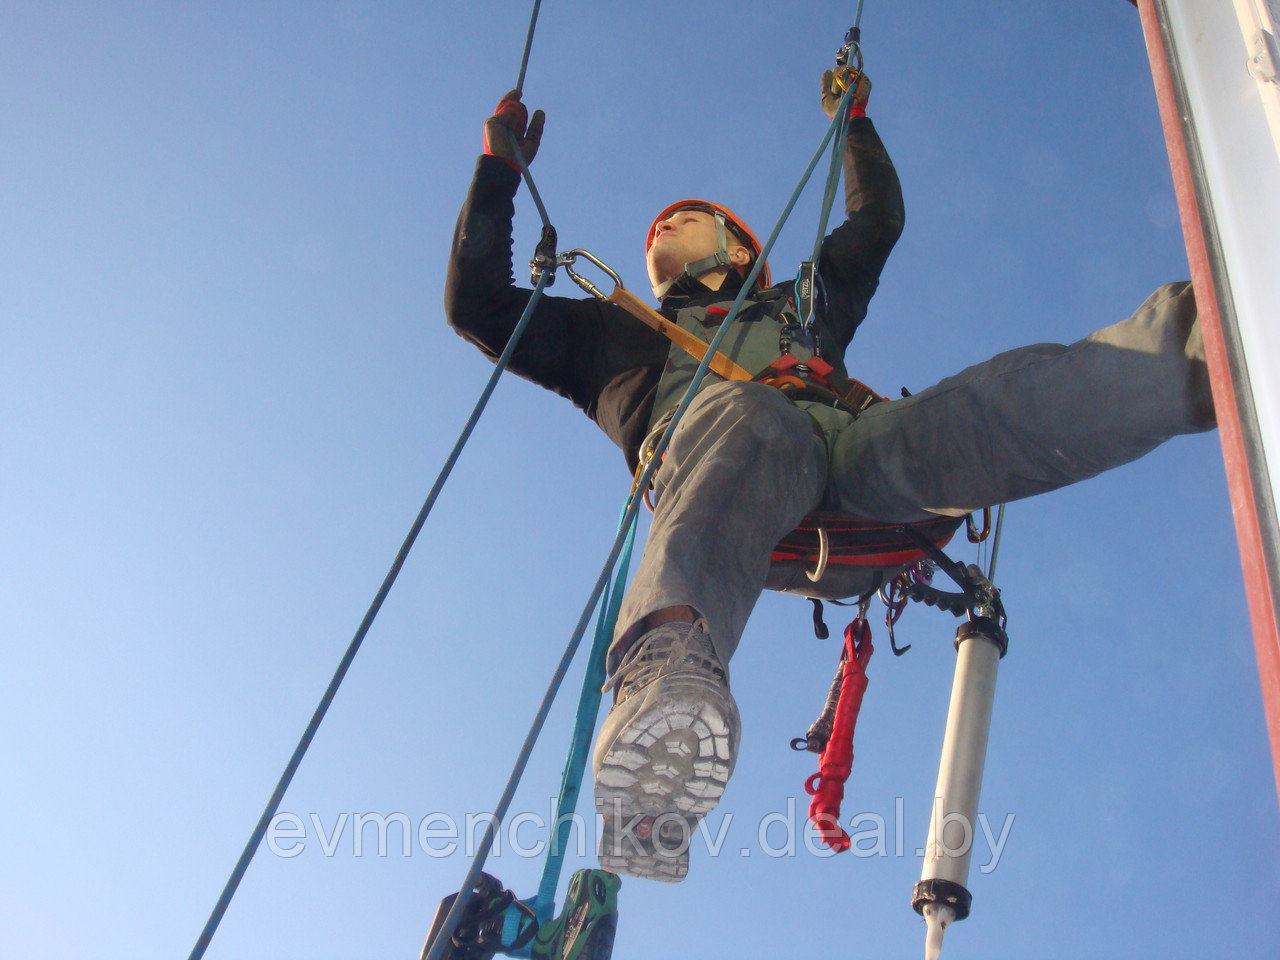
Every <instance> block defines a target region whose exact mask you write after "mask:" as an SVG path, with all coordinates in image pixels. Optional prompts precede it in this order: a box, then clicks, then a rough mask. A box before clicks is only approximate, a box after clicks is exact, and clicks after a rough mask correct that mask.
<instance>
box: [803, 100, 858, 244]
mask: <svg viewBox="0 0 1280 960" xmlns="http://www.w3.org/2000/svg"><path fill="white" fill-rule="evenodd" d="M852 96H853V88H852V87H850V88H849V89H847V90H845V92H844V96H842V97H841V98H840V103H839V104H838V105H837V106H836V117H837V118H838V120H839V124H840V127H839V130H838V131H837V134H836V137H835V143H833V144H832V146H831V165H830V166H829V167H828V168H827V185H826V189H825V190H824V192H823V194H822V212H821V214H820V215H819V217H818V238H817V239H816V240H815V241H814V242H813V256H812V257H811V258H810V259H811V260H813V262H814V263H817V262H818V255H819V254H820V253H822V241H823V240H825V239H826V236H827V221H829V220H830V219H831V208H832V206H834V204H835V199H836V191H837V189H839V186H840V171H841V169H842V167H843V163H842V161H843V160H844V141H845V137H846V136H847V135H848V131H849V108H848V103H849V100H850V98H851V97H852Z"/></svg>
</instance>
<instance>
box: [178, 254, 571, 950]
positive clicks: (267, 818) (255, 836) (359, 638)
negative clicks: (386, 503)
mask: <svg viewBox="0 0 1280 960" xmlns="http://www.w3.org/2000/svg"><path fill="white" fill-rule="evenodd" d="M551 276H552V274H551V273H550V272H548V273H546V274H544V276H543V277H542V278H540V279H539V280H538V284H537V286H536V287H534V289H533V292H532V295H531V296H530V297H529V303H528V304H527V305H526V306H525V309H524V313H523V314H521V316H520V320H519V321H518V322H517V323H516V326H515V329H514V330H512V331H511V337H510V338H509V339H508V340H507V345H506V347H505V348H504V349H503V351H502V354H501V356H499V357H498V360H497V362H496V363H495V364H494V369H493V373H492V374H490V376H489V382H488V383H486V384H485V387H484V390H483V391H482V392H481V394H480V399H479V401H477V403H476V405H475V408H474V409H473V410H472V411H471V416H470V417H468V418H467V422H466V425H465V426H464V427H463V428H462V433H461V435H459V437H458V439H457V441H456V442H455V443H454V445H453V450H452V451H450V453H449V457H448V459H447V460H446V461H445V464H444V467H443V468H442V469H441V470H440V474H439V476H437V477H436V482H435V484H434V485H433V486H432V487H431V492H430V493H428V494H427V499H426V501H425V502H424V503H423V505H422V509H421V510H419V511H418V516H417V518H416V519H415V520H414V521H413V526H411V527H410V528H409V533H408V535H407V536H406V537H405V538H404V542H403V543H402V544H401V545H400V550H399V552H398V553H397V554H396V558H395V561H394V562H393V563H392V564H391V569H390V570H389V571H387V575H386V577H385V578H383V581H382V586H381V587H380V588H379V589H378V593H377V595H376V596H375V597H374V598H373V602H372V603H371V604H370V605H369V609H368V611H366V613H365V615H364V619H363V620H362V621H360V626H359V628H358V629H357V630H356V632H355V636H354V637H352V639H351V643H350V644H349V645H348V646H347V650H346V652H345V653H344V654H343V655H342V660H341V661H340V662H339V663H338V668H337V670H336V671H334V674H333V677H332V679H330V681H329V686H328V687H327V688H326V689H325V692H324V696H322V697H321V698H320V703H319V705H318V706H317V707H316V709H315V712H314V713H313V714H312V715H311V720H310V722H309V723H308V724H307V728H306V729H305V730H304V731H303V733H302V738H301V739H300V740H299V741H298V745H297V747H295V748H294V751H293V756H291V757H290V758H289V762H288V764H287V765H286V766H285V768H284V773H282V774H281V775H280V780H279V781H278V782H277V783H276V788H275V790H274V791H272V793H271V798H270V799H269V800H268V801H267V806H266V808H265V809H264V810H263V811H262V816H261V817H259V818H258V823H257V826H255V827H254V828H253V833H252V835H251V836H250V837H249V842H248V843H247V844H245V848H244V851H243V852H242V853H241V854H240V859H239V860H237V861H236V865H235V868H234V869H233V870H232V871H231V876H230V878H229V879H228V880H227V883H226V886H224V887H223V889H222V895H221V896H219V897H218V902H217V903H216V904H215V905H214V908H213V912H212V913H211V914H210V915H209V919H208V920H207V921H206V922H205V925H204V929H203V930H202V931H201V933H200V937H199V938H198V939H197V940H196V945H195V947H194V948H193V949H192V951H191V954H190V956H189V958H188V960H200V958H201V957H203V956H204V953H205V950H206V949H208V946H209V941H210V940H212V939H213V935H214V933H215V932H216V931H217V929H218V925H219V924H220V923H221V922H222V916H223V914H225V913H226V911H227V907H228V906H229V905H230V903H231V898H232V897H233V896H235V892H236V888H237V887H239V886H240V880H241V879H242V878H243V877H244V874H245V871H246V870H247V869H248V868H249V862H250V861H251V860H252V859H253V856H254V854H255V853H256V852H257V850H258V847H259V846H260V845H261V844H262V838H263V837H264V836H265V835H266V832H267V828H268V826H269V825H270V823H271V819H272V818H273V817H274V816H275V815H276V811H277V810H278V809H279V808H280V803H281V801H282V800H283V799H284V794H285V791H286V790H288V789H289V784H290V783H291V782H292V780H293V775H294V774H295V773H296V772H297V770H298V766H299V764H301V763H302V758H303V756H304V755H305V754H306V752H307V748H308V747H310V746H311V741H312V740H313V739H314V738H315V735H316V731H317V730H318V729H319V727H320V722H321V721H322V720H323V719H324V716H325V714H326V713H327V712H328V710H329V705H330V704H331V703H332V702H333V698H334V696H335V695H336V694H337V692H338V687H339V686H341V684H342V681H343V678H344V677H346V675H347V670H348V669H349V668H350V667H351V662H352V661H353V660H354V659H355V657H356V653H358V652H359V650H360V645H361V644H362V643H363V642H364V638H365V635H366V634H367V633H368V632H369V628H370V627H371V626H373V621H374V618H375V617H377V615H378V611H379V610H380V609H382V603H383V601H384V600H386V598H387V594H388V593H390V592H391V586H392V584H394V583H395V581H396V577H397V576H399V574H400V569H401V567H403V566H404V562H405V560H406V559H407V558H408V556H409V551H410V549H412V547H413V544H414V541H415V540H416V539H417V538H418V533H419V531H421V530H422V526H423V524H424V523H426V521H427V517H428V515H430V513H431V509H432V507H434V506H435V503H436V500H437V499H438V498H439V496H440V491H441V490H442V489H443V488H444V484H445V481H446V480H448V478H449V474H450V473H452V472H453V468H454V465H455V464H456V463H457V462H458V457H459V456H460V455H461V453H462V448H463V447H464V446H466V443H467V440H468V439H470V437H471V433H472V431H473V430H474V429H475V426H476V423H477V422H478V421H479V420H480V414H482V413H483V412H484V408H485V406H486V405H487V404H488V403H489V398H490V397H491V396H492V395H493V391H494V388H495V387H496V386H497V384H498V378H499V377H500V376H501V375H502V372H503V371H504V370H505V369H506V368H507V365H508V364H509V363H510V361H511V355H512V354H513V353H514V352H515V349H516V345H517V344H518V343H519V342H520V338H521V337H522V336H523V335H524V331H525V328H526V327H527V326H528V325H529V320H530V318H531V317H532V316H533V311H534V307H535V306H537V303H538V299H539V298H540V297H541V296H542V290H543V287H544V286H546V283H547V281H548V280H549V279H550V277H551Z"/></svg>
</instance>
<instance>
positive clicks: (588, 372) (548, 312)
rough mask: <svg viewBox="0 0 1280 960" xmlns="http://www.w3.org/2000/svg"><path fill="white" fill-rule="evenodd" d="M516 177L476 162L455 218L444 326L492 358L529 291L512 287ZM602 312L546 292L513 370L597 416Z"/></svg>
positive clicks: (494, 162)
mask: <svg viewBox="0 0 1280 960" xmlns="http://www.w3.org/2000/svg"><path fill="white" fill-rule="evenodd" d="M519 186H520V174H519V173H518V172H517V171H515V170H513V169H511V167H509V166H508V165H507V164H506V163H505V162H503V161H502V160H500V159H498V158H496V157H489V156H482V157H480V159H479V161H478V162H477V165H476V173H475V177H474V178H473V180H472V182H471V189H470V191H469V192H468V194H467V199H466V202H465V204H464V205H463V207H462V212H461V213H460V214H459V216H458V225H457V228H456V230H455V232H454V237H453V248H452V250H451V251H450V255H449V272H448V276H447V278H446V280H445V293H444V308H445V316H446V317H447V319H448V321H449V325H450V326H451V327H453V329H454V330H455V331H457V333H458V334H459V335H461V336H462V337H463V338H465V339H466V340H468V341H469V342H471V343H473V344H475V345H476V346H477V347H478V348H479V349H480V350H481V352H483V353H484V354H485V355H486V356H487V357H489V358H490V359H491V360H496V359H497V358H498V356H499V355H500V354H501V353H502V351H503V349H504V348H505V347H506V344H507V340H508V339H509V338H510V336H511V332H512V331H513V330H514V329H515V327H516V323H517V322H518V321H519V319H520V316H521V314H522V313H523V312H524V309H525V307H526V306H527V305H528V303H529V299H530V297H531V296H532V294H533V291H532V290H530V289H527V288H524V287H518V286H516V284H515V278H514V275H513V273H512V254H511V251H512V237H511V229H512V226H511V225H512V217H513V216H514V214H515V194H516V190H517V189H518V188H519ZM603 341H604V311H603V310H602V309H601V307H600V305H598V304H596V303H595V302H593V301H589V300H581V299H577V298H569V297H552V296H548V295H546V294H544V295H543V296H542V298H541V299H540V300H539V301H538V304H537V306H536V307H535V309H534V313H533V317H532V318H531V319H530V322H529V326H528V327H527V328H526V331H525V335H524V336H523V337H522V338H521V341H520V344H519V346H518V347H517V348H516V351H515V353H514V354H513V355H512V357H511V365H510V368H509V369H510V370H511V371H512V372H513V373H515V374H517V375H519V376H521V377H523V378H525V379H526V380H531V381H533V382H534V383H536V384H539V385H540V386H543V387H546V388H547V389H548V390H553V391H554V392H556V393H558V394H560V395H561V396H563V397H567V398H569V399H570V400H572V401H573V402H574V404H576V405H577V406H578V407H580V408H582V409H583V410H585V411H586V412H587V413H588V415H590V416H592V417H593V418H594V416H595V405H596V400H597V398H598V396H599V392H600V388H601V378H600V373H601V370H602V358H603V351H604V342H603Z"/></svg>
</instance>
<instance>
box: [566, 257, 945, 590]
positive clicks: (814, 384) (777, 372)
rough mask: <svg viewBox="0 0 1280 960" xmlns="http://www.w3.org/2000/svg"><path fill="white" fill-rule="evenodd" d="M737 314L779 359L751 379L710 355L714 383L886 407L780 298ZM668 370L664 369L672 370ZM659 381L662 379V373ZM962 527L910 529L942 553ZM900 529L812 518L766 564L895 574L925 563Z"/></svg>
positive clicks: (657, 433)
mask: <svg viewBox="0 0 1280 960" xmlns="http://www.w3.org/2000/svg"><path fill="white" fill-rule="evenodd" d="M569 256H583V257H584V258H585V259H588V260H590V261H591V262H592V263H594V264H596V266H598V267H600V268H601V269H603V270H604V271H605V272H606V273H608V274H609V275H610V276H611V277H612V278H613V279H614V281H615V283H616V286H615V287H614V290H613V292H612V293H610V294H609V295H608V296H606V295H605V294H604V293H602V292H601V291H600V290H599V289H598V288H597V287H595V286H594V285H593V284H591V283H590V281H588V280H586V279H585V278H583V277H581V276H580V275H578V274H577V273H575V272H574V271H573V270H572V269H570V270H569V272H570V275H571V276H573V278H574V280H576V281H577V282H578V284H579V285H580V286H582V287H583V289H585V290H587V291H588V292H590V293H592V294H593V295H595V296H596V297H598V298H599V299H602V300H608V301H609V302H611V303H614V304H616V305H617V306H619V307H621V308H622V309H624V310H626V311H627V313H629V314H631V315H632V316H633V317H635V318H636V319H637V320H639V321H640V322H642V323H644V324H645V325H647V326H648V327H650V328H651V329H653V330H654V331H656V332H657V333H659V334H661V335H662V336H663V337H665V338H666V339H668V340H669V341H671V343H672V344H673V345H674V346H676V347H678V348H679V350H680V351H681V352H683V353H684V354H686V355H687V356H688V357H689V358H691V360H692V361H693V362H695V363H698V362H701V361H702V359H703V358H704V357H705V356H706V355H707V352H708V350H709V345H708V343H707V341H705V340H703V339H702V338H701V337H700V336H698V335H697V333H695V332H694V331H693V330H690V329H688V328H687V327H686V326H684V325H681V324H680V323H677V322H675V321H672V320H670V319H668V318H667V317H665V316H663V315H662V314H661V313H659V312H658V311H656V310H654V309H653V308H652V307H650V306H649V305H648V304H647V303H645V302H644V301H642V300H640V299H639V298H638V297H636V296H635V295H634V294H632V293H631V292H630V291H628V290H627V289H625V288H624V287H623V286H622V282H621V280H620V279H619V278H618V275H617V274H616V273H614V272H613V271H612V270H611V269H609V268H608V267H607V266H605V265H604V264H603V263H601V262H600V261H599V260H597V259H596V258H595V257H593V256H591V255H590V254H587V253H586V251H583V250H575V251H573V252H572V254H570V255H569ZM802 279H803V277H802ZM810 282H812V281H810ZM774 289H775V290H776V289H777V288H774ZM770 292H772V291H770ZM762 293H763V291H762ZM798 299H799V301H800V304H801V309H802V310H803V309H806V304H805V292H804V290H803V289H801V291H800V293H799V295H798ZM703 309H704V311H705V317H706V320H707V322H708V323H717V324H718V323H719V322H720V321H722V320H723V319H724V317H725V316H726V315H727V313H728V309H727V308H726V307H725V306H723V305H720V304H711V305H709V306H707V307H705V308H703ZM744 313H747V314H748V315H749V316H751V317H752V319H749V320H747V321H746V322H747V323H757V322H761V321H769V320H771V321H773V324H772V325H773V326H774V327H775V328H776V329H777V330H778V335H777V336H778V346H777V349H778V351H779V354H780V355H779V356H777V358H776V359H774V360H772V361H770V362H768V363H767V364H766V365H765V366H764V367H763V369H761V370H760V371H759V372H758V373H754V374H753V373H751V371H750V370H748V369H747V368H745V367H743V366H742V365H741V364H739V363H738V362H737V361H736V360H734V359H732V358H730V357H728V356H727V355H725V354H724V353H722V352H720V351H719V350H716V351H714V352H712V355H711V360H710V363H709V369H710V370H712V371H713V372H715V373H716V374H717V375H719V376H721V377H723V378H724V379H726V380H744V381H745V380H751V381H755V382H757V383H763V384H766V385H768V386H771V387H775V388H777V389H778V390H780V391H782V393H783V394H785V395H786V396H787V397H789V398H790V399H792V400H795V401H813V402H817V403H822V404H824V405H826V406H832V407H835V408H836V409H839V410H843V411H845V412H846V413H848V414H850V415H851V416H853V417H857V416H859V415H860V414H861V413H862V412H863V411H865V410H866V409H868V408H869V407H871V406H873V405H875V404H877V403H880V402H882V401H884V400H886V399H887V398H886V397H883V396H881V395H880V394H878V393H877V392H876V391H874V390H872V389H871V388H870V387H868V386H867V385H866V384H865V383H862V382H861V381H860V380H856V379H854V378H853V377H849V376H846V375H844V374H842V373H840V372H839V371H837V370H836V369H835V368H834V367H833V366H832V364H831V363H829V362H828V361H826V360H824V359H823V358H822V357H821V356H819V355H818V349H819V348H820V343H819V342H818V334H817V332H816V330H815V329H814V327H813V325H812V324H809V325H807V326H805V325H801V324H800V323H799V321H798V318H797V316H796V313H795V306H794V305H793V304H792V303H791V301H789V300H788V299H787V298H785V297H783V296H782V295H781V293H780V292H779V293H778V294H777V295H776V296H772V297H768V296H766V297H763V298H762V299H760V300H758V301H756V302H755V303H754V304H753V305H752V306H751V307H750V308H749V309H748V310H745V311H744ZM686 322H688V321H686ZM690 325H692V324H690ZM796 349H799V350H800V353H801V354H803V356H802V355H800V354H797V353H796V352H794V351H795V350H796ZM676 356H678V355H677V354H675V353H674V352H673V357H676ZM668 363H669V367H670V366H671V362H670V361H669V362H668ZM664 378H667V374H666V373H664ZM675 389H679V383H678V381H677V382H676V384H675V385H674V387H672V388H669V389H668V390H666V391H664V390H663V387H662V385H661V384H660V386H659V398H658V400H657V402H656V404H655V406H657V405H661V404H662V403H663V397H664V395H666V394H669V393H671V392H673V390H675ZM669 423H670V417H669V411H668V415H665V416H661V417H659V418H658V420H657V421H656V422H655V423H654V425H653V427H652V428H651V429H650V432H649V435H648V437H646V438H645V441H644V443H643V444H642V446H641V449H640V457H639V462H638V464H637V468H636V478H637V480H638V479H639V476H640V474H641V472H643V470H644V468H645V467H646V466H647V465H648V463H649V460H650V459H651V458H652V455H653V450H654V448H655V447H656V446H657V442H658V440H659V439H660V438H661V436H662V434H663V432H664V431H665V430H666V429H667V426H668V425H669ZM646 493H647V491H646ZM963 522H964V521H963V518H958V517H934V518H931V519H928V520H923V521H919V522H917V523H914V524H910V525H909V526H910V527H912V528H914V529H916V530H918V531H919V532H920V533H922V534H923V535H924V536H925V537H926V538H927V539H928V540H929V542H931V543H933V544H935V545H936V546H938V547H943V546H946V545H947V543H949V542H950V540H951V537H952V535H953V534H954V533H955V531H956V530H957V529H958V528H959V526H960V524H961V523H963ZM902 527H903V525H902V524H900V523H886V522H882V521H877V520H867V519H863V518H860V517H851V516H848V515H845V514H838V513H829V512H819V513H813V514H810V515H809V516H807V517H805V518H804V520H802V521H801V522H800V524H799V525H798V526H797V527H796V529H795V530H793V531H792V532H791V533H789V534H787V536H785V537H783V539H782V540H781V541H780V542H779V543H778V545H777V547H775V548H774V551H773V554H772V557H771V560H772V562H774V563H781V562H785V561H799V562H802V563H804V564H805V565H806V571H807V573H808V576H809V579H810V580H812V581H814V582H815V583H816V582H817V581H819V580H821V579H822V575H823V574H824V573H825V572H826V569H827V567H828V565H830V564H836V565H839V566H863V567H896V566H901V565H903V564H908V563H912V562H914V561H916V560H920V559H921V558H923V557H924V553H923V552H922V551H921V549H920V547H919V546H918V545H917V544H916V542H915V541H914V540H912V539H911V538H909V537H908V536H906V535H905V534H904V533H903V532H902Z"/></svg>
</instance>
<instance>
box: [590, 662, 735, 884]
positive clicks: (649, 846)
mask: <svg viewBox="0 0 1280 960" xmlns="http://www.w3.org/2000/svg"><path fill="white" fill-rule="evenodd" d="M658 694H660V696H659V695H658ZM638 696H640V697H643V698H644V702H642V703H641V705H640V707H639V709H638V710H637V712H636V714H635V716H633V717H631V718H630V719H628V720H627V721H626V723H625V724H624V725H623V727H622V729H621V730H619V732H618V734H617V736H616V737H615V738H614V741H613V743H612V744H611V745H610V746H609V748H608V750H607V751H606V752H605V754H604V756H603V757H602V759H601V762H600V764H599V770H598V771H597V773H596V787H595V799H596V810H597V811H598V812H599V813H600V814H601V815H602V816H603V817H604V829H603V832H602V834H601V844H600V866H601V867H602V868H604V869H605V870H610V871H612V872H614V873H621V874H625V875H627V876H633V877H643V878H645V879H649V880H665V881H668V882H675V881H679V880H683V879H684V877H685V875H686V874H688V872H689V844H690V842H691V841H692V839H693V834H694V830H695V828H696V827H697V824H698V821H700V820H701V819H702V818H703V817H704V816H706V815H707V814H708V813H710V812H711V810H713V809H714V808H715V806H716V804H717V803H719V801H720V797H721V796H722V795H723V794H724V788H725V785H726V784H727V783H728V782H729V775H730V773H732V771H733V758H734V751H735V748H736V747H737V743H736V742H735V741H736V740H737V737H738V729H739V723H738V716H737V708H736V706H735V705H734V704H733V701H732V699H731V698H729V696H728V694H727V692H726V691H725V690H724V688H723V687H721V686H719V685H718V684H715V683H713V682H709V681H708V680H707V679H705V678H704V677H701V676H697V675H694V676H686V677H680V676H667V677H664V678H663V679H662V680H661V681H660V690H655V691H653V693H652V694H644V693H642V694H639V695H638ZM625 706H626V705H625V704H623V706H622V708H625Z"/></svg>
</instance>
